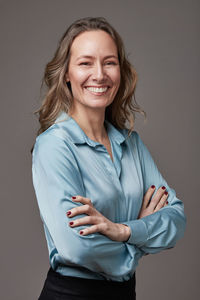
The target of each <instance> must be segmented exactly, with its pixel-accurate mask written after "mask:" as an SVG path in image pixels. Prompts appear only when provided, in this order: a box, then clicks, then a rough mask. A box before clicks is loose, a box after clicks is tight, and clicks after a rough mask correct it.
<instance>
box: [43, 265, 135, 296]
mask: <svg viewBox="0 0 200 300" xmlns="http://www.w3.org/2000/svg"><path fill="white" fill-rule="evenodd" d="M135 284H136V280H135V273H134V275H133V276H132V278H131V279H130V280H128V281H123V282H119V281H107V280H96V279H87V278H80V277H73V276H63V275H61V274H59V273H58V272H55V271H54V270H53V269H52V268H51V267H50V269H49V271H48V273H47V278H46V280H45V283H44V287H43V289H42V292H41V294H40V297H39V298H38V300H100V299H101V300H102V299H103V300H106V299H109V300H135V299H136V292H135Z"/></svg>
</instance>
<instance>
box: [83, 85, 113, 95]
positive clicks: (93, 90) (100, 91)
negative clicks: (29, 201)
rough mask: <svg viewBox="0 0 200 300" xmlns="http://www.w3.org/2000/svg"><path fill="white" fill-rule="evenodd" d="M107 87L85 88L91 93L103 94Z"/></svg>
mask: <svg viewBox="0 0 200 300" xmlns="http://www.w3.org/2000/svg"><path fill="white" fill-rule="evenodd" d="M108 89H109V87H108V86H107V87H101V88H97V87H86V90H88V91H90V92H92V93H98V94H104V93H105V92H106V91H107V90H108Z"/></svg>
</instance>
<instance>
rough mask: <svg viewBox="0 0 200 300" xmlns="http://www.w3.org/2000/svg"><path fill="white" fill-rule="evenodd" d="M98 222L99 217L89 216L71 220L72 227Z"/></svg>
mask: <svg viewBox="0 0 200 300" xmlns="http://www.w3.org/2000/svg"><path fill="white" fill-rule="evenodd" d="M97 222H98V220H97V217H93V216H87V217H82V218H80V219H76V220H73V221H70V222H69V225H70V227H76V226H82V225H86V224H96V223H97Z"/></svg>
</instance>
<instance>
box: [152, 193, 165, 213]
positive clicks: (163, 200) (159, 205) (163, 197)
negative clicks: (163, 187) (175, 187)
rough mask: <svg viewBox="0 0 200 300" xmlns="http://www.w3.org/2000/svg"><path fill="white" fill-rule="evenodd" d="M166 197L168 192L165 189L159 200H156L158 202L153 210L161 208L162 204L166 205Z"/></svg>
mask: <svg viewBox="0 0 200 300" xmlns="http://www.w3.org/2000/svg"><path fill="white" fill-rule="evenodd" d="M167 198H168V192H167V191H165V192H164V194H163V195H162V197H161V199H160V201H159V202H158V204H157V206H156V208H155V210H154V212H156V211H158V210H159V209H161V208H162V207H163V206H166V205H167V203H166V201H167Z"/></svg>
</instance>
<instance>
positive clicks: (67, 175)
mask: <svg viewBox="0 0 200 300" xmlns="http://www.w3.org/2000/svg"><path fill="white" fill-rule="evenodd" d="M32 154H33V157H32V179H33V186H34V189H35V193H36V198H37V202H38V206H39V210H40V215H41V218H42V221H43V222H44V223H45V225H46V227H47V228H48V231H49V233H50V235H51V237H52V239H53V241H54V244H55V247H56V249H57V251H58V254H59V255H60V257H61V258H62V260H63V262H64V263H65V264H68V263H69V264H71V263H73V264H75V265H77V266H84V267H86V268H88V269H90V270H91V271H94V272H98V273H100V274H103V275H104V276H105V277H106V276H108V278H109V279H110V278H113V280H117V279H116V278H117V277H119V276H124V279H125V280H128V279H129V277H126V276H128V274H130V272H132V273H133V271H134V270H135V268H136V266H137V264H138V260H139V258H140V257H141V256H142V255H144V252H143V251H142V250H141V249H139V248H138V247H137V246H132V245H129V244H127V243H124V242H117V241H112V240H110V239H109V238H107V237H106V236H104V235H102V234H100V233H94V234H89V235H85V236H82V235H80V234H79V231H80V230H81V229H84V228H86V227H88V226H90V225H84V226H77V227H74V228H71V227H70V226H69V225H68V222H69V219H68V218H67V216H66V212H67V211H68V210H70V209H72V208H73V207H76V206H79V205H82V204H81V203H77V202H74V201H72V200H71V197H72V196H74V195H82V196H83V197H86V195H85V190H84V185H83V181H82V177H81V173H80V170H79V167H78V164H77V162H76V158H75V157H74V154H73V153H72V151H71V150H70V147H69V146H68V144H67V142H66V141H65V140H64V139H63V140H62V139H61V138H60V137H58V136H55V135H52V134H48V135H45V134H43V135H42V136H41V137H40V136H39V137H38V138H37V139H36V143H35V145H34V150H33V153H32ZM84 216H85V214H82V215H78V216H75V217H73V218H74V219H76V218H80V217H84Z"/></svg>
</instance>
